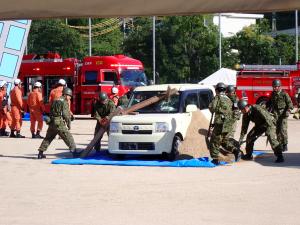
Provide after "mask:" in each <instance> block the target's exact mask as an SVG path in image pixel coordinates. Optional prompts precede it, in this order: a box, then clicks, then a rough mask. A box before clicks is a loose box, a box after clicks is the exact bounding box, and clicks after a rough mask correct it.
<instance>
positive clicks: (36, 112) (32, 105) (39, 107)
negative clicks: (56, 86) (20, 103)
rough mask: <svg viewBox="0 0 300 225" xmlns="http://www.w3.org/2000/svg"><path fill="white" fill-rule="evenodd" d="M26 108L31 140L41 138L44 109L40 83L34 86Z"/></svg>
mask: <svg viewBox="0 0 300 225" xmlns="http://www.w3.org/2000/svg"><path fill="white" fill-rule="evenodd" d="M28 107H29V112H30V131H31V134H32V138H43V137H42V136H41V135H40V132H41V130H42V129H43V112H44V111H45V107H44V103H43V96H42V84H41V83H40V82H36V83H35V84H34V86H33V90H32V92H30V94H29V95H28ZM36 122H37V123H38V126H37V130H36V129H35V125H36ZM35 130H36V133H35Z"/></svg>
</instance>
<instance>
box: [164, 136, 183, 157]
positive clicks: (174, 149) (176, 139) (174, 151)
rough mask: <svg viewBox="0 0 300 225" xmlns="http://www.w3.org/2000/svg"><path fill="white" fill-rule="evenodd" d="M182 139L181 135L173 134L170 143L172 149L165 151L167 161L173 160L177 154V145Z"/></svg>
mask: <svg viewBox="0 0 300 225" xmlns="http://www.w3.org/2000/svg"><path fill="white" fill-rule="evenodd" d="M181 142H182V140H181V137H180V136H178V135H175V136H174V139H173V143H172V149H171V152H170V153H166V158H167V160H169V161H174V160H175V159H176V158H177V156H178V155H179V146H180V144H181Z"/></svg>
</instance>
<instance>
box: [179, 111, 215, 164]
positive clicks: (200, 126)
mask: <svg viewBox="0 0 300 225" xmlns="http://www.w3.org/2000/svg"><path fill="white" fill-rule="evenodd" d="M208 126H209V121H208V120H207V119H206V117H205V116H204V115H203V113H202V112H201V111H200V110H198V111H196V112H193V115H192V122H191V123H190V126H189V127H188V130H187V135H186V138H185V140H184V141H183V142H182V144H181V145H180V147H179V156H178V158H179V159H183V158H185V159H187V158H199V157H203V156H209V150H208V148H207V145H206V141H205V136H206V134H207V129H208Z"/></svg>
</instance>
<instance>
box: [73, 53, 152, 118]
mask: <svg viewBox="0 0 300 225" xmlns="http://www.w3.org/2000/svg"><path fill="white" fill-rule="evenodd" d="M147 83H148V81H147V77H146V75H145V73H144V67H143V64H142V63H141V62H140V61H139V60H136V59H133V58H129V57H126V56H124V55H114V56H90V57H85V58H84V59H83V62H82V67H81V71H80V76H79V79H78V84H77V86H78V89H77V93H76V95H77V96H76V101H77V102H76V104H75V105H76V112H80V113H81V114H89V113H90V112H91V108H92V102H93V101H94V100H95V99H96V98H97V97H98V94H99V92H100V91H104V92H106V93H107V94H108V96H111V95H112V87H117V88H118V90H119V92H118V96H122V95H124V94H125V93H127V92H128V91H129V89H130V88H131V87H137V86H145V85H147Z"/></svg>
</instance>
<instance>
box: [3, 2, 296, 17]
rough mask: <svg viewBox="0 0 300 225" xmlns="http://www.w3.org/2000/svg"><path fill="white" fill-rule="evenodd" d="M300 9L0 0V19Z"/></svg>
mask: <svg viewBox="0 0 300 225" xmlns="http://www.w3.org/2000/svg"><path fill="white" fill-rule="evenodd" d="M295 9H300V1H299V0H285V1H283V0H250V1H245V0H223V1H220V0H209V1H208V0H188V1H186V0H163V1H161V0H151V1H149V0H84V1H82V0H75V1H74V0H51V1H44V0H1V7H0V19H2V20H3V19H10V20H12V19H34V18H50V17H52V18H66V17H68V18H71V17H133V16H153V15H157V16H159V15H192V14H200V13H202V14H205V13H221V12H266V11H270V12H272V11H289V10H295Z"/></svg>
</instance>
